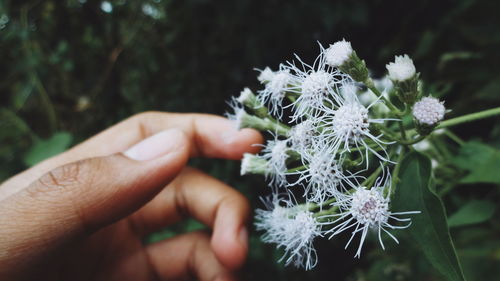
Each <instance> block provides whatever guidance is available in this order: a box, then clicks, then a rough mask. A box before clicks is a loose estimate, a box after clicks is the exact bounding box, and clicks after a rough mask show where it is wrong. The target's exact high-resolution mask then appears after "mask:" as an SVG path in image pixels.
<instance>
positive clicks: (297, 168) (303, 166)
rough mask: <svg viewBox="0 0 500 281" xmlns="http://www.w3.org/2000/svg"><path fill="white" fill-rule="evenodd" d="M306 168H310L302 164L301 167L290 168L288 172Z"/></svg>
mask: <svg viewBox="0 0 500 281" xmlns="http://www.w3.org/2000/svg"><path fill="white" fill-rule="evenodd" d="M306 169H308V167H307V166H305V165H302V166H299V167H295V168H291V169H288V170H287V171H286V172H287V173H295V172H300V171H305V170H306Z"/></svg>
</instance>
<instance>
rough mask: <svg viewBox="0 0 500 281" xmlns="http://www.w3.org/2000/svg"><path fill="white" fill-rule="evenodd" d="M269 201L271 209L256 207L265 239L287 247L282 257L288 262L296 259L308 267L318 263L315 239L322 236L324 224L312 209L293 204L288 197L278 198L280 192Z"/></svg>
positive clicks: (258, 222) (259, 225)
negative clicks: (307, 209)
mask: <svg viewBox="0 0 500 281" xmlns="http://www.w3.org/2000/svg"><path fill="white" fill-rule="evenodd" d="M266 203H267V204H266V205H267V207H268V210H262V209H257V210H256V217H255V218H256V223H255V226H256V227H257V230H263V231H265V232H264V234H263V235H262V241H263V242H265V243H274V244H277V247H278V248H282V249H284V251H285V254H284V255H283V257H282V258H281V259H280V261H282V260H284V261H285V265H288V264H291V263H293V264H294V265H295V266H296V267H304V268H305V269H306V270H309V269H311V268H313V267H314V266H316V264H317V254H316V250H315V249H314V247H313V241H314V239H315V238H316V237H318V236H321V226H320V224H319V223H318V222H317V221H316V219H315V218H314V217H313V213H311V212H309V211H306V210H301V209H300V208H298V207H296V206H292V204H291V203H290V202H289V201H285V200H278V199H277V196H273V199H272V200H271V201H270V202H266ZM280 204H281V205H283V204H285V206H281V205H280Z"/></svg>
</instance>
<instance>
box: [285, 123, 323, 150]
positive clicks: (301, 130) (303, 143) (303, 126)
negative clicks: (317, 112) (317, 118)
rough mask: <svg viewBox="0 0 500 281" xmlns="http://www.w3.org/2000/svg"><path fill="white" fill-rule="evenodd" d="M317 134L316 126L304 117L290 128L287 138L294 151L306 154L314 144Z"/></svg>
mask: <svg viewBox="0 0 500 281" xmlns="http://www.w3.org/2000/svg"><path fill="white" fill-rule="evenodd" d="M318 134H319V133H318V128H317V125H316V124H315V123H314V121H313V120H311V119H306V120H304V121H302V122H300V123H299V124H297V125H295V126H294V127H293V128H292V129H291V130H290V132H289V136H288V140H289V142H290V145H291V148H292V149H293V150H294V151H297V152H298V153H300V154H302V155H308V154H310V153H311V150H312V149H313V148H314V146H315V143H316V139H317V137H318Z"/></svg>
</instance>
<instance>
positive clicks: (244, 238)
mask: <svg viewBox="0 0 500 281" xmlns="http://www.w3.org/2000/svg"><path fill="white" fill-rule="evenodd" d="M239 239H240V243H241V244H242V245H244V246H246V247H247V246H248V230H247V228H246V226H242V227H241V229H240V233H239Z"/></svg>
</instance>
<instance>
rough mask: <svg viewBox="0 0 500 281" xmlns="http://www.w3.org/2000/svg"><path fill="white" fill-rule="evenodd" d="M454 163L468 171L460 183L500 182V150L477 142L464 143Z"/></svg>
mask: <svg viewBox="0 0 500 281" xmlns="http://www.w3.org/2000/svg"><path fill="white" fill-rule="evenodd" d="M453 162H454V163H455V165H456V166H457V167H459V168H461V169H464V170H466V171H469V172H470V173H469V174H468V175H467V176H465V177H464V178H463V179H462V180H461V182H462V183H500V173H499V172H498V171H500V150H498V149H495V148H493V147H491V146H489V145H486V144H483V143H479V142H468V143H466V144H464V145H463V146H462V147H461V148H460V151H459V153H458V156H457V157H455V158H454V161H453Z"/></svg>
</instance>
